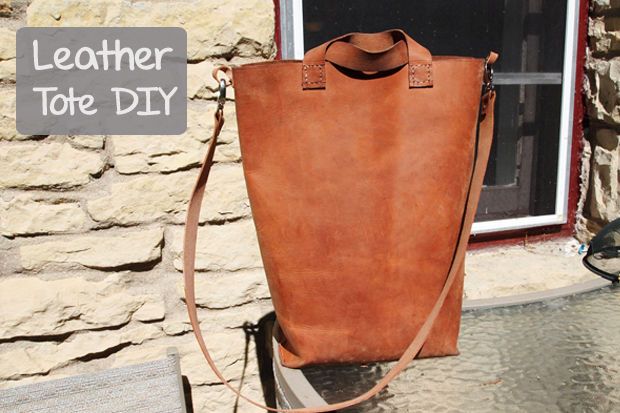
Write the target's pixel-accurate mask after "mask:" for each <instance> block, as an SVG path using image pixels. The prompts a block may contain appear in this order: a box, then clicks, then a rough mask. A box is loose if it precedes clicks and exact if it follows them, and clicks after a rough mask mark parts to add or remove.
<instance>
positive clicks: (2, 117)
mask: <svg viewBox="0 0 620 413" xmlns="http://www.w3.org/2000/svg"><path fill="white" fill-rule="evenodd" d="M2 63H3V62H0V74H1V73H4V70H3V68H2V67H3V65H2ZM8 63H10V62H8ZM1 78H2V77H0V79H1ZM24 139H28V136H27V135H22V134H20V133H19V132H17V129H15V88H14V87H4V88H0V141H2V140H5V141H12V140H24Z"/></svg>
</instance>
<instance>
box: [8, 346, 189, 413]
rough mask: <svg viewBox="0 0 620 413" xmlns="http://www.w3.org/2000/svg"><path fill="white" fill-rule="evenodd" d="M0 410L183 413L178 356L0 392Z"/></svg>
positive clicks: (20, 412)
mask: <svg viewBox="0 0 620 413" xmlns="http://www.w3.org/2000/svg"><path fill="white" fill-rule="evenodd" d="M0 412H2V413H5V412H6V413H9V412H10V413H61V412H62V413H78V412H89V413H108V412H109V413H112V412H115V413H120V412H131V413H142V412H144V413H164V412H166V413H168V412H175V413H185V402H184V397H183V388H182V384H181V374H180V369H179V357H178V354H177V353H176V352H175V351H169V353H168V355H167V356H166V358H164V359H161V360H157V361H152V362H149V363H144V364H137V365H134V366H128V367H121V368H116V369H111V370H106V371H102V372H98V373H94V374H85V375H81V376H75V377H68V378H63V379H58V380H50V381H47V382H42V383H35V384H29V385H26V386H19V387H14V388H9V389H4V390H0Z"/></svg>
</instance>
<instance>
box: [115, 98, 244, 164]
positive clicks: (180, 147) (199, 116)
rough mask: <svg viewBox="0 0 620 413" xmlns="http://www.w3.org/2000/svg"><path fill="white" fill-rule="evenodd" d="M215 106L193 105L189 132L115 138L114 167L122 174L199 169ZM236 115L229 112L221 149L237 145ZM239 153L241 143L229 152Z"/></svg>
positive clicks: (221, 158) (225, 158) (221, 159)
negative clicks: (173, 134) (175, 134)
mask: <svg viewBox="0 0 620 413" xmlns="http://www.w3.org/2000/svg"><path fill="white" fill-rule="evenodd" d="M215 108H216V106H215V105H212V104H209V105H200V106H199V105H190V106H189V107H188V119H187V131H186V132H185V133H183V134H182V135H178V136H169V135H151V136H125V135H120V136H113V137H111V138H110V141H111V142H112V153H113V156H114V167H115V169H116V170H117V171H118V172H119V173H121V174H135V173H145V172H175V171H179V170H184V169H188V168H191V167H193V166H198V165H200V163H201V162H202V159H203V158H204V156H205V153H206V152H207V145H206V142H207V141H208V140H209V139H210V138H211V132H212V128H213V113H214V112H215ZM234 118H235V113H234V110H233V109H232V108H231V109H229V108H227V109H226V119H227V120H226V123H225V125H224V128H223V130H222V132H221V134H220V136H219V137H218V152H221V151H222V150H220V149H219V148H225V147H227V146H229V145H228V144H230V143H233V142H237V138H236V135H237V132H236V121H235V119H234ZM230 151H232V152H233V153H234V152H238V143H235V145H234V147H233V148H231V149H230V150H229V152H230ZM238 159H239V156H238V155H237V156H235V155H231V154H227V155H225V156H218V157H217V158H216V160H217V161H218V162H227V161H237V160H238Z"/></svg>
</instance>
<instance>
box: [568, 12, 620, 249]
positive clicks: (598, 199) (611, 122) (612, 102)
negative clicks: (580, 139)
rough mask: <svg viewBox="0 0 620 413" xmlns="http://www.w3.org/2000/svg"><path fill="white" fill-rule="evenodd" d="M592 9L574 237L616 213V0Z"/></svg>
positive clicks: (619, 116) (619, 33) (619, 87)
mask: <svg viewBox="0 0 620 413" xmlns="http://www.w3.org/2000/svg"><path fill="white" fill-rule="evenodd" d="M591 9H592V10H593V13H592V14H591V16H590V19H589V26H588V36H589V42H588V43H589V50H588V53H586V57H587V59H586V68H585V69H586V76H587V77H586V79H585V88H584V89H585V91H586V99H585V104H586V109H587V113H588V117H589V118H590V122H589V125H588V126H589V127H588V129H587V130H586V132H587V136H586V139H587V143H586V145H585V147H586V151H584V155H583V159H584V164H583V165H582V171H587V176H583V172H582V187H581V191H582V195H581V197H580V202H579V209H578V211H577V217H576V224H575V231H576V235H577V238H578V239H579V240H582V241H585V242H588V241H589V240H590V239H591V238H592V237H593V236H594V234H595V233H596V232H597V231H598V230H600V228H602V227H603V226H604V225H605V224H606V223H608V222H609V221H611V220H613V219H615V218H617V217H618V216H620V205H619V203H620V193H619V190H620V188H619V186H618V176H619V173H618V168H620V163H619V161H618V157H619V156H620V147H619V136H618V135H619V132H620V57H618V54H619V53H620V17H619V16H620V14H619V13H620V1H618V0H595V1H593V2H591ZM584 183H585V185H584Z"/></svg>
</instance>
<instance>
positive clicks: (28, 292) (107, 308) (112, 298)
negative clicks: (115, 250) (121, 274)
mask: <svg viewBox="0 0 620 413" xmlns="http://www.w3.org/2000/svg"><path fill="white" fill-rule="evenodd" d="M151 301H153V298H151V297H149V296H144V295H135V294H130V293H129V292H127V290H126V289H125V288H124V285H123V283H122V282H120V281H119V278H118V277H117V276H110V277H107V278H106V279H105V280H103V281H99V282H95V281H87V280H85V279H84V278H82V277H70V278H64V279H59V280H51V281H45V280H42V279H39V278H36V277H18V278H6V279H2V280H1V281H0V314H2V317H0V340H4V339H11V338H15V337H29V336H35V337H40V336H49V335H60V334H65V333H71V332H74V331H78V330H90V329H100V328H107V327H117V326H121V325H123V324H126V323H127V322H129V320H130V319H131V317H132V314H134V313H135V312H136V311H137V310H139V309H140V308H141V307H142V306H143V305H145V304H146V303H148V302H151Z"/></svg>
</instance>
